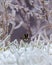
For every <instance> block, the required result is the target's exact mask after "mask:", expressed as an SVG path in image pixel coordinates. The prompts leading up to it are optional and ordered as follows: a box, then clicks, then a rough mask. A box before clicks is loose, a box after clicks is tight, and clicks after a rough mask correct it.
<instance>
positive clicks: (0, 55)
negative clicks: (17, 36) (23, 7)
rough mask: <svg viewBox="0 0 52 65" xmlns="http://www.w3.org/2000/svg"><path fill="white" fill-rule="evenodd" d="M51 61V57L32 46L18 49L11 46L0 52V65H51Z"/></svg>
mask: <svg viewBox="0 0 52 65" xmlns="http://www.w3.org/2000/svg"><path fill="white" fill-rule="evenodd" d="M11 50H12V51H11ZM51 59H52V55H49V54H48V53H47V52H46V51H44V50H43V49H40V48H37V47H33V46H32V45H29V46H27V47H25V46H24V47H20V48H19V49H18V48H15V46H14V45H12V46H10V48H9V49H7V50H6V51H3V52H0V65H52V61H51Z"/></svg>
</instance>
